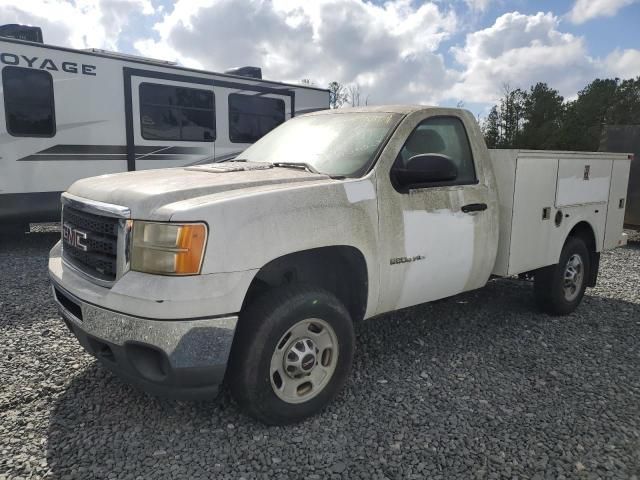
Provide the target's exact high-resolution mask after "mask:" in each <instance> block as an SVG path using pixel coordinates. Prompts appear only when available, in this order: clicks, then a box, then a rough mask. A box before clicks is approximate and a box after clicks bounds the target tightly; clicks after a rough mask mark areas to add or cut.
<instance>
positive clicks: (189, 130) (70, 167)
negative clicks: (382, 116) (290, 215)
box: [0, 38, 329, 231]
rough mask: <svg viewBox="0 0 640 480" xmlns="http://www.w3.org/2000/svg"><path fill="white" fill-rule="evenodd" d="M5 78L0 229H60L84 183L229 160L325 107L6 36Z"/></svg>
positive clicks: (303, 98)
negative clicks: (40, 225)
mask: <svg viewBox="0 0 640 480" xmlns="http://www.w3.org/2000/svg"><path fill="white" fill-rule="evenodd" d="M0 68H1V70H2V72H1V75H0V77H1V82H2V83H1V84H0V89H1V91H0V95H2V97H3V99H2V101H0V109H2V112H0V230H5V231H6V230H7V229H8V225H10V224H13V225H16V224H17V225H20V226H24V225H25V224H28V223H29V222H42V221H53V220H57V219H59V208H60V207H59V205H60V193H61V192H62V191H64V190H66V189H67V188H68V187H69V186H70V185H71V184H72V183H73V182H75V181H76V180H78V179H80V178H84V177H91V176H96V175H102V174H107V173H114V172H122V171H127V170H145V169H151V168H164V167H175V166H181V165H185V164H189V163H194V162H198V161H203V160H204V159H207V158H214V159H215V158H218V157H224V156H229V154H230V153H231V152H234V151H235V152H238V151H241V150H244V149H245V148H246V146H247V145H248V144H250V143H253V142H254V141H255V140H257V139H258V138H260V137H261V136H262V135H264V134H265V133H267V132H268V131H270V130H271V129H273V128H274V127H276V126H277V125H279V124H280V123H282V122H284V121H285V120H287V119H289V118H291V117H293V116H295V115H298V114H301V113H306V112H311V111H315V110H323V109H326V108H329V92H328V90H324V89H320V88H315V87H312V86H307V85H293V84H286V83H281V82H273V81H267V80H262V79H261V78H249V77H246V76H240V75H237V74H235V75H230V74H221V73H213V72H205V71H201V70H194V69H189V68H184V67H180V66H177V65H176V64H174V63H171V62H163V61H158V60H153V59H147V58H142V57H135V56H130V55H123V54H117V53H112V52H106V51H102V50H95V49H92V50H87V51H85V50H73V49H69V48H63V47H57V46H52V45H45V44H42V43H36V42H29V41H23V40H18V39H13V38H0ZM247 70H248V71H249V72H250V73H252V74H254V75H255V73H256V71H257V72H258V77H260V76H261V75H259V69H255V68H248V69H246V70H245V71H247ZM238 71H242V69H237V70H236V72H238Z"/></svg>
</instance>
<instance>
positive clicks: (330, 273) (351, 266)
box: [242, 246, 369, 321]
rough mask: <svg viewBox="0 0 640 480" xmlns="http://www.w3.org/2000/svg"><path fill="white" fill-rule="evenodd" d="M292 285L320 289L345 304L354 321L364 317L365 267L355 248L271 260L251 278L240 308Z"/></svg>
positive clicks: (325, 249)
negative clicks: (266, 294)
mask: <svg viewBox="0 0 640 480" xmlns="http://www.w3.org/2000/svg"><path fill="white" fill-rule="evenodd" d="M292 283H305V284H307V285H315V286H317V287H320V288H323V289H325V290H327V291H329V292H331V293H333V294H334V295H335V296H336V297H337V298H338V299H339V300H340V301H341V302H342V303H343V304H344V306H345V307H346V308H347V310H348V311H349V313H350V315H351V318H352V319H353V320H354V321H355V320H360V319H362V318H363V317H364V314H365V311H366V309H367V296H368V293H369V292H368V291H369V285H368V273H367V265H366V262H365V259H364V256H363V255H362V253H361V252H360V251H359V250H358V249H357V248H355V247H349V246H331V247H320V248H314V249H310V250H303V251H300V252H295V253H291V254H288V255H285V256H282V257H279V258H277V259H275V260H272V261H271V262H269V263H267V264H266V265H265V266H264V267H262V268H261V269H260V271H259V272H258V273H257V274H256V276H255V277H254V279H253V281H252V282H251V285H250V286H249V290H248V291H247V294H246V295H245V298H244V302H243V303H242V309H243V310H244V309H245V308H246V307H247V305H249V304H250V303H251V302H252V301H253V300H255V299H256V298H257V297H258V296H260V295H262V294H264V293H266V292H267V291H269V290H271V289H274V288H278V287H281V286H284V285H288V284H292Z"/></svg>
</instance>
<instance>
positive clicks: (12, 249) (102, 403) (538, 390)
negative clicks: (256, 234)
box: [0, 233, 640, 479]
mask: <svg viewBox="0 0 640 480" xmlns="http://www.w3.org/2000/svg"><path fill="white" fill-rule="evenodd" d="M58 235H59V234H56V233H31V234H29V235H27V236H26V237H25V238H24V240H21V241H14V242H13V243H9V242H7V241H4V242H2V241H1V240H0V271H1V272H2V278H1V284H0V285H1V288H0V332H1V338H0V385H1V386H2V389H1V390H0V479H4V478H19V477H23V478H41V477H49V478H82V479H87V478H131V479H135V478H235V479H239V478H246V479H250V478H265V479H266V478H301V477H306V478H311V479H313V478H317V479H319V478H367V479H369V478H390V479H392V478H500V477H506V478H554V479H556V478H557V479H560V478H565V477H566V478H589V479H590V478H635V479H637V478H639V477H640V288H639V287H640V237H637V236H636V237H635V239H634V240H635V241H634V242H632V243H631V244H630V245H629V246H628V247H626V248H620V249H617V250H615V251H613V252H609V253H607V254H605V255H603V257H602V268H601V276H600V281H599V285H598V287H597V288H595V289H593V290H590V291H588V295H587V296H586V297H585V300H584V302H583V304H582V306H581V307H580V308H579V310H578V311H577V312H576V313H574V314H573V315H571V316H569V317H566V318H562V319H557V318H552V317H549V316H546V315H542V314H539V313H536V312H535V308H534V305H533V301H532V296H531V294H530V285H528V284H527V283H524V282H519V281H515V280H498V281H492V282H490V284H489V285H488V286H487V287H486V288H485V289H483V290H479V291H477V292H471V293H468V294H464V295H462V296H459V297H456V298H453V299H448V300H444V301H439V302H436V303H434V304H431V305H423V306H419V307H415V308H411V309H406V310H403V311H401V312H396V313H394V314H390V315H385V316H382V317H378V318H375V319H371V320H369V321H367V322H363V323H361V324H359V325H357V327H356V332H357V342H356V346H357V354H356V359H355V365H354V370H353V374H352V376H351V378H350V380H349V382H348V383H347V386H346V388H345V389H344V391H343V392H342V394H341V395H340V396H339V398H338V399H337V401H336V402H334V403H333V404H332V405H330V406H329V408H328V409H327V410H325V411H324V412H323V413H322V414H320V415H318V416H316V417H314V418H312V419H310V420H308V421H306V422H304V423H302V424H300V425H296V426H293V427H286V428H280V427H271V428H268V427H265V426H263V425H261V424H259V423H257V422H255V421H253V420H251V419H250V418H248V417H246V416H245V415H243V414H242V413H241V412H240V411H238V409H237V408H236V406H235V405H234V404H233V402H232V401H231V400H230V399H229V397H228V395H227V394H223V395H222V397H221V398H219V399H218V400H216V401H211V402H208V403H189V402H175V401H167V400H161V399H156V398H153V397H150V396H147V395H145V394H143V393H140V392H138V391H136V390H134V389H132V388H131V387H129V386H127V385H125V384H123V383H121V382H120V381H119V380H118V379H117V378H116V377H114V376H112V375H111V374H110V373H108V372H107V371H105V370H104V369H102V368H101V367H100V366H99V365H97V364H96V362H95V361H94V360H93V359H92V358H91V357H90V356H88V355H87V354H85V353H84V352H83V351H82V350H81V348H80V346H79V345H78V344H77V342H76V340H75V339H74V338H73V337H72V336H71V335H70V334H69V332H68V331H67V330H66V328H65V327H64V326H63V324H62V322H61V321H60V320H59V319H58V317H57V315H56V312H55V308H54V305H53V303H52V301H51V299H50V297H49V291H48V285H47V274H46V262H47V261H46V254H47V251H48V249H49V248H50V247H51V246H52V245H53V243H54V242H55V241H56V240H57V236H58Z"/></svg>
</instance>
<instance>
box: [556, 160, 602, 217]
mask: <svg viewBox="0 0 640 480" xmlns="http://www.w3.org/2000/svg"><path fill="white" fill-rule="evenodd" d="M610 180H611V160H603V159H594V158H570V159H569V158H561V159H560V163H559V165H558V186H557V191H556V208H562V207H568V206H571V205H584V204H585V203H606V202H607V201H608V199H609V183H610Z"/></svg>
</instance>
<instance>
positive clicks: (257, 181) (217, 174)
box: [68, 162, 332, 219]
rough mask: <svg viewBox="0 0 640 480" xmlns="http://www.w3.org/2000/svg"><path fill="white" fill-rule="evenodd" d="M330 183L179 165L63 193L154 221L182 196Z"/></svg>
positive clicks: (282, 171) (286, 173)
mask: <svg viewBox="0 0 640 480" xmlns="http://www.w3.org/2000/svg"><path fill="white" fill-rule="evenodd" d="M311 181H313V182H318V181H327V182H331V181H332V180H331V178H330V177H328V176H327V175H323V174H315V173H311V172H308V171H305V170H301V169H300V170H299V169H294V168H282V167H273V166H272V165H270V164H265V163H258V162H254V163H251V162H225V163H219V164H209V165H198V166H192V167H183V168H168V169H160V170H144V171H138V172H125V173H116V174H109V175H101V176H98V177H90V178H85V179H82V180H79V181H77V182H75V183H74V184H73V185H71V187H70V188H69V190H68V192H69V193H71V194H73V195H76V196H79V197H83V198H87V199H91V200H96V201H99V202H105V203H110V204H114V205H121V206H124V207H128V208H129V209H130V210H131V214H132V217H133V218H145V219H154V217H155V215H154V213H155V212H156V211H157V210H158V209H159V208H161V207H163V206H165V205H168V204H171V203H175V202H180V201H182V200H187V199H194V198H197V197H201V196H205V195H211V194H216V193H221V192H229V193H230V194H231V192H233V194H234V195H237V193H238V192H237V191H238V190H241V189H248V188H251V189H254V190H255V188H256V187H258V188H259V187H265V188H269V189H274V188H276V189H277V188H289V187H291V186H294V185H296V186H297V185H299V184H300V183H304V182H311Z"/></svg>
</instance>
